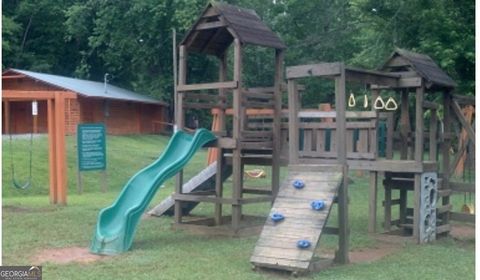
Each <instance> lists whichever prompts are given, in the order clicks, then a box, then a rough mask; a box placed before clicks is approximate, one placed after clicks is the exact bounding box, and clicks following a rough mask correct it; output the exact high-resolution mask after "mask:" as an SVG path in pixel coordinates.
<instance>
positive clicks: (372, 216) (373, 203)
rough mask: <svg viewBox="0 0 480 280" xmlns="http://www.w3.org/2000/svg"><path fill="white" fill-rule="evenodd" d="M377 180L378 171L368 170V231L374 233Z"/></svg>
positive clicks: (375, 225) (375, 228)
mask: <svg viewBox="0 0 480 280" xmlns="http://www.w3.org/2000/svg"><path fill="white" fill-rule="evenodd" d="M377 180H378V173H377V172H376V171H370V197H369V198H370V203H369V204H368V212H369V219H368V232H369V233H375V232H376V231H377Z"/></svg>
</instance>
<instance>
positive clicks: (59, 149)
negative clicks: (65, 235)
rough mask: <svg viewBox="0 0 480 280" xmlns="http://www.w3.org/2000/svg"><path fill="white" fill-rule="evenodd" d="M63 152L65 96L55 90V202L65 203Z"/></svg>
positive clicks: (65, 186) (65, 185) (65, 167)
mask: <svg viewBox="0 0 480 280" xmlns="http://www.w3.org/2000/svg"><path fill="white" fill-rule="evenodd" d="M66 159H67V158H66V154H65V98H64V97H63V96H62V93H61V92H55V164H56V169H57V171H56V174H55V175H56V181H57V184H56V185H57V203H58V204H61V205H66V204H67V166H66Z"/></svg>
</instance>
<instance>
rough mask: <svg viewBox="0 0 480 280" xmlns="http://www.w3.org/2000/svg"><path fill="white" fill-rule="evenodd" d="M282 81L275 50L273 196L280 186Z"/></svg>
mask: <svg viewBox="0 0 480 280" xmlns="http://www.w3.org/2000/svg"><path fill="white" fill-rule="evenodd" d="M282 81H283V51H282V50H275V81H274V93H273V98H274V99H273V100H274V103H275V107H274V112H273V151H272V195H273V197H274V198H275V197H276V196H277V194H278V189H279V188H280V152H281V137H280V133H281V128H280V126H281V122H282V120H281V118H282V89H281V84H282Z"/></svg>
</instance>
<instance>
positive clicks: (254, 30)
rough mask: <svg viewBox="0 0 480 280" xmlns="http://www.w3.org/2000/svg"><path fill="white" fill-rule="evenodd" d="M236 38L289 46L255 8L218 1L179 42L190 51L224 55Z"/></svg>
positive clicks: (283, 47)
mask: <svg viewBox="0 0 480 280" xmlns="http://www.w3.org/2000/svg"><path fill="white" fill-rule="evenodd" d="M235 38H237V39H238V40H239V41H240V42H241V43H242V44H251V45H257V46H263V47H269V48H274V49H285V48H286V45H285V43H284V42H283V41H282V40H281V39H280V37H278V35H277V34H275V32H273V31H272V30H271V29H270V28H269V27H268V26H267V25H265V23H263V22H262V20H261V19H260V17H259V16H258V15H257V13H256V12H255V11H254V10H250V9H245V8H239V7H236V6H233V5H229V4H225V3H217V2H213V3H210V4H208V5H207V7H206V8H205V10H204V11H203V13H202V15H201V16H200V18H199V19H198V20H197V22H196V23H195V24H194V25H193V27H192V29H190V31H189V32H188V33H187V34H186V35H185V37H184V39H183V40H182V42H181V43H180V45H185V46H186V47H187V49H188V51H190V52H196V53H205V54H213V55H221V54H223V53H224V51H225V50H226V49H227V48H228V47H229V46H230V44H231V43H232V41H233V40H234V39H235Z"/></svg>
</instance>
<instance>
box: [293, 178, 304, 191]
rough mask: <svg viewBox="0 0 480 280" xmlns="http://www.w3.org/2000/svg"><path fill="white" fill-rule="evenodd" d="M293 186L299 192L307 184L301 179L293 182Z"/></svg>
mask: <svg viewBox="0 0 480 280" xmlns="http://www.w3.org/2000/svg"><path fill="white" fill-rule="evenodd" d="M292 186H293V187H294V188H296V189H298V190H299V189H303V188H304V187H305V183H304V182H303V181H302V180H300V179H295V180H294V181H293V184H292Z"/></svg>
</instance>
